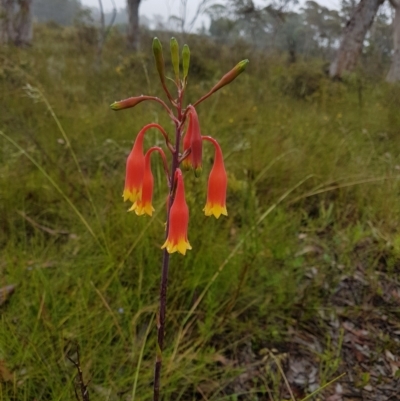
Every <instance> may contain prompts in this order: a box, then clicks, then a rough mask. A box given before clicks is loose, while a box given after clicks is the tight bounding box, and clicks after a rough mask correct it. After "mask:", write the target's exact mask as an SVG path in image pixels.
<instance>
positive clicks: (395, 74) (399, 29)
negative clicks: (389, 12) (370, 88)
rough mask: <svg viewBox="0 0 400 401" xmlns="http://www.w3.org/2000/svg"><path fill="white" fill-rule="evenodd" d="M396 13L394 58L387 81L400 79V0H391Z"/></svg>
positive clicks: (394, 22)
mask: <svg viewBox="0 0 400 401" xmlns="http://www.w3.org/2000/svg"><path fill="white" fill-rule="evenodd" d="M390 3H391V4H392V6H393V8H394V10H395V14H394V20H393V58H392V65H391V67H390V70H389V72H388V74H387V76H386V81H387V82H397V81H400V0H390Z"/></svg>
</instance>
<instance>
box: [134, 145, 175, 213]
mask: <svg viewBox="0 0 400 401" xmlns="http://www.w3.org/2000/svg"><path fill="white" fill-rule="evenodd" d="M154 151H157V152H159V153H160V155H161V157H162V158H163V162H164V167H165V166H166V163H167V161H166V158H165V154H164V152H163V150H162V149H161V148H159V147H158V146H153V147H152V148H150V149H149V150H148V151H147V152H146V155H145V157H144V174H143V183H142V195H141V197H140V198H138V199H137V200H136V201H135V203H134V204H133V205H132V207H131V208H130V209H129V211H130V212H131V211H135V213H136V214H137V215H138V216H142V215H143V214H148V215H149V216H152V215H153V212H154V207H153V204H152V202H153V186H154V178H153V173H152V172H151V160H150V156H151V154H152V153H153V152H154Z"/></svg>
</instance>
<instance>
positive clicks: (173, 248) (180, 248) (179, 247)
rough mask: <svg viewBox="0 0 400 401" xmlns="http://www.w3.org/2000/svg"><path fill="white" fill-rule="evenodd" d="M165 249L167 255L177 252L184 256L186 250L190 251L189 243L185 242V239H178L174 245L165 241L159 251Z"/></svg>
mask: <svg viewBox="0 0 400 401" xmlns="http://www.w3.org/2000/svg"><path fill="white" fill-rule="evenodd" d="M164 248H167V252H168V253H174V252H179V253H181V254H182V255H186V251H187V250H188V249H192V247H191V246H190V244H189V241H187V240H186V239H185V238H181V239H179V241H178V242H177V243H174V242H172V241H170V240H169V239H167V240H166V241H165V242H164V245H163V246H162V247H161V249H164Z"/></svg>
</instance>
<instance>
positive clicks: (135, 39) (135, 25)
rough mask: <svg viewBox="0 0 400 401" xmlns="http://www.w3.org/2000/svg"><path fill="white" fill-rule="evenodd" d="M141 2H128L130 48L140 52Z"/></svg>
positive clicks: (136, 0)
mask: <svg viewBox="0 0 400 401" xmlns="http://www.w3.org/2000/svg"><path fill="white" fill-rule="evenodd" d="M140 2H141V0H127V10H128V35H127V40H128V47H129V48H130V49H132V50H135V51H138V50H139V48H140V28H139V6H140Z"/></svg>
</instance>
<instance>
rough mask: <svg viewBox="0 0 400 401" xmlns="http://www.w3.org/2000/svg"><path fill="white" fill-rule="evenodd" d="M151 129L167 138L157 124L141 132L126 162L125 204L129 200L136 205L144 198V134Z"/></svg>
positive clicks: (147, 126) (145, 127) (148, 126)
mask: <svg viewBox="0 0 400 401" xmlns="http://www.w3.org/2000/svg"><path fill="white" fill-rule="evenodd" d="M150 128H157V129H158V130H160V131H161V133H162V134H163V135H164V137H165V136H166V133H165V130H164V128H162V127H161V126H160V125H159V124H156V123H152V124H147V125H145V126H144V127H143V128H142V129H141V130H140V131H139V133H138V135H137V137H136V140H135V143H134V144H133V148H132V150H131V153H130V154H129V156H128V159H127V162H126V173H125V188H124V192H123V195H122V196H123V198H124V201H125V202H126V201H127V200H129V201H131V202H132V203H135V202H136V201H137V200H138V199H139V200H140V199H141V198H142V186H143V179H144V173H145V156H144V154H143V139H144V134H145V133H146V131H147V130H148V129H150ZM133 210H134V209H133Z"/></svg>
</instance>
